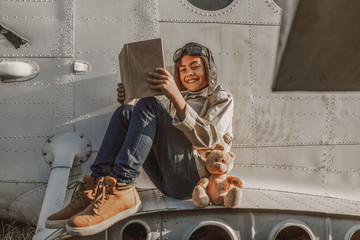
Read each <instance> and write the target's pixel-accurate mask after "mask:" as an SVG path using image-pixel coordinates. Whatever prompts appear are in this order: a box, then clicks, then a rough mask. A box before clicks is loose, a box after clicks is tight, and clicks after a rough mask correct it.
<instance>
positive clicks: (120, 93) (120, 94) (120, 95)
mask: <svg viewBox="0 0 360 240" xmlns="http://www.w3.org/2000/svg"><path fill="white" fill-rule="evenodd" d="M116 91H117V101H118V102H119V103H120V104H124V102H125V88H124V84H122V83H118V87H117V89H116ZM137 102H138V99H136V98H134V99H132V100H131V101H130V102H128V103H127V104H129V105H134V106H135V105H136V103H137Z"/></svg>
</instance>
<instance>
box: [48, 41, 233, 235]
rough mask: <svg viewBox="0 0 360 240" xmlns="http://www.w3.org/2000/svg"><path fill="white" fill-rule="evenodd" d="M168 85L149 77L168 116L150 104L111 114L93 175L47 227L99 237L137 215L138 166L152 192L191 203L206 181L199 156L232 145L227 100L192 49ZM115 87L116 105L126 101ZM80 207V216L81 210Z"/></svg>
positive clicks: (180, 56) (158, 74)
mask: <svg viewBox="0 0 360 240" xmlns="http://www.w3.org/2000/svg"><path fill="white" fill-rule="evenodd" d="M173 60H174V62H175V72H174V78H173V77H172V76H171V74H170V73H169V72H168V71H166V70H165V69H163V68H157V69H155V71H154V72H150V73H149V77H148V81H149V83H151V88H153V89H160V90H161V91H162V92H163V94H164V95H165V96H166V97H167V98H168V99H169V100H170V104H169V105H170V106H169V109H168V110H167V109H166V108H165V107H164V106H163V105H162V103H161V102H160V101H158V100H157V99H156V98H143V99H140V100H139V101H138V102H137V104H136V105H135V106H133V105H121V106H120V107H119V108H118V109H117V110H116V111H115V113H114V114H113V116H112V118H111V120H110V123H109V126H108V129H107V132H106V134H105V137H104V139H103V142H102V145H101V147H100V150H99V152H98V154H97V157H96V159H95V161H94V163H93V165H92V166H91V171H92V173H91V176H87V175H86V176H84V179H83V181H82V182H81V183H79V187H80V188H79V190H78V191H75V193H74V196H73V198H72V200H71V202H70V203H69V204H68V205H67V206H66V207H65V208H64V209H62V210H61V211H60V212H57V213H55V214H53V215H51V216H50V217H49V218H48V220H47V222H46V226H47V227H48V228H61V227H65V225H66V230H67V232H69V233H70V234H73V235H82V236H85V235H91V234H95V233H98V232H101V231H103V230H105V229H106V228H108V227H109V226H111V225H112V224H114V223H115V222H117V221H120V220H121V219H124V218H126V217H129V216H131V215H133V214H135V213H136V212H138V211H139V209H140V208H141V201H140V198H139V195H138V193H137V191H136V188H135V184H134V182H135V180H136V178H137V177H138V176H139V170H140V168H141V167H143V169H144V170H145V171H146V173H147V175H148V176H149V178H150V179H151V181H152V182H153V183H154V185H155V186H156V187H157V188H158V189H159V190H160V191H161V192H163V193H164V194H166V195H168V196H171V197H174V198H180V199H184V198H190V197H191V193H192V191H193V189H194V187H195V185H196V184H197V182H198V181H199V180H200V178H202V177H204V176H206V175H207V172H206V169H205V166H204V163H203V161H202V160H201V156H200V155H199V152H198V150H200V149H209V148H213V147H214V146H215V145H216V144H221V145H223V146H224V147H225V150H227V151H229V150H230V147H231V140H232V117H233V108H234V103H233V97H232V96H231V94H230V93H229V92H228V91H226V90H224V89H222V88H221V86H220V85H218V84H217V76H216V66H215V63H214V58H213V55H212V52H211V51H210V50H209V49H208V48H206V47H205V46H203V45H201V44H198V43H188V44H186V45H185V46H184V47H182V48H180V49H178V50H177V51H176V52H175V54H174V56H173ZM125 94H126V93H124V90H123V87H122V86H121V85H120V86H119V88H118V101H119V102H121V103H122V102H123V101H124V97H125ZM84 208H85V209H84Z"/></svg>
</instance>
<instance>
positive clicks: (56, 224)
mask: <svg viewBox="0 0 360 240" xmlns="http://www.w3.org/2000/svg"><path fill="white" fill-rule="evenodd" d="M68 220H69V219H65V220H46V222H45V227H46V228H50V229H56V228H65V227H66V223H67V221H68Z"/></svg>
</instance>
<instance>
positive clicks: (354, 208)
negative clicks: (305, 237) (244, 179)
mask: <svg viewBox="0 0 360 240" xmlns="http://www.w3.org/2000/svg"><path fill="white" fill-rule="evenodd" d="M140 198H141V200H142V202H143V203H145V204H146V205H144V206H143V208H142V210H141V212H140V213H139V214H141V213H146V212H152V211H173V210H174V211H175V210H195V209H198V208H196V207H195V205H194V204H193V203H192V201H191V199H190V200H177V199H174V198H170V197H167V196H165V195H162V194H161V193H160V192H159V191H158V190H156V189H154V190H146V191H141V192H140ZM148 202H153V203H154V202H156V204H148ZM203 209H204V210H206V209H224V210H225V209H226V208H224V207H223V206H214V205H211V206H208V207H206V208H203ZM238 209H241V210H279V211H282V212H303V213H306V212H307V213H318V214H320V215H321V214H330V215H348V216H356V217H359V216H360V201H359V200H349V199H343V198H334V197H326V196H320V195H310V194H303V193H295V192H285V191H276V190H268V189H250V188H245V189H243V199H242V202H241V204H240V206H239V208H238ZM227 210H228V209H227ZM234 210H235V209H234ZM230 211H231V209H230Z"/></svg>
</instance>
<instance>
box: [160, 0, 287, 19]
mask: <svg viewBox="0 0 360 240" xmlns="http://www.w3.org/2000/svg"><path fill="white" fill-rule="evenodd" d="M210 4H211V3H210ZM280 12H281V11H280V8H279V7H278V6H277V5H276V4H275V3H274V2H273V1H272V0H269V1H267V0H256V1H250V0H235V1H233V2H232V3H231V4H229V5H228V6H226V7H225V8H223V9H220V10H216V11H207V10H203V9H200V8H198V7H196V6H194V5H192V4H191V3H189V2H188V1H186V0H171V1H166V0H162V1H161V2H160V21H176V22H222V23H230V24H231V23H238V24H270V25H279V24H280Z"/></svg>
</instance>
